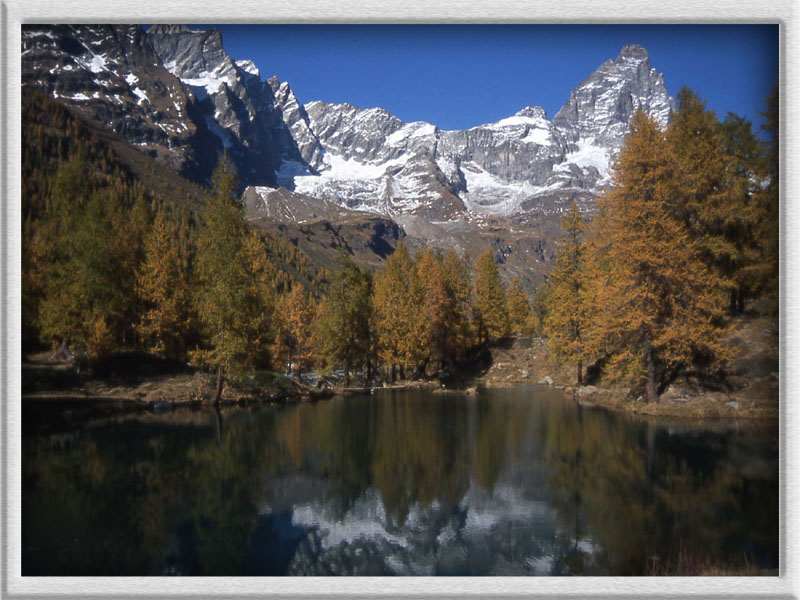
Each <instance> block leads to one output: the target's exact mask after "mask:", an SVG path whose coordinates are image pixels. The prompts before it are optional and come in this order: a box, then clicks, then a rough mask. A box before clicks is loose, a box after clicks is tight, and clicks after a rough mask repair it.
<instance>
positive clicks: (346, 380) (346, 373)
mask: <svg viewBox="0 0 800 600" xmlns="http://www.w3.org/2000/svg"><path fill="white" fill-rule="evenodd" d="M344 386H345V387H350V359H349V358H348V359H347V360H345V361H344Z"/></svg>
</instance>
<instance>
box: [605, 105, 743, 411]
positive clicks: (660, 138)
mask: <svg viewBox="0 0 800 600" xmlns="http://www.w3.org/2000/svg"><path fill="white" fill-rule="evenodd" d="M669 152H670V146H669V145H668V144H667V141H666V139H665V136H664V133H663V132H662V131H661V130H660V129H659V128H658V125H657V124H656V123H655V122H654V121H653V120H652V119H650V118H649V117H648V116H647V115H646V114H645V113H644V112H642V111H637V112H636V114H635V115H634V117H633V120H632V123H631V130H630V133H629V134H628V136H627V138H626V142H625V146H624V147H623V148H622V150H621V151H620V155H619V159H618V161H617V163H616V165H615V170H614V173H615V175H614V183H615V187H614V188H613V189H612V190H611V191H610V192H609V193H608V194H607V196H606V197H605V198H604V199H602V200H601V203H602V209H603V211H604V218H603V219H602V220H601V221H600V223H599V226H598V230H597V231H595V232H594V235H595V236H596V237H597V238H599V239H602V240H603V242H604V243H603V244H602V245H601V246H600V247H599V248H600V250H599V256H593V257H592V260H593V261H597V262H601V263H602V264H603V268H602V269H600V270H599V273H598V275H597V276H596V277H597V288H596V290H597V299H596V301H595V302H596V306H597V307H598V308H599V309H600V310H601V313H600V314H599V315H598V316H597V317H596V318H595V319H593V320H592V331H591V332H590V334H591V335H593V336H594V339H596V340H597V342H598V345H599V347H600V348H603V349H604V350H605V351H606V353H607V354H609V355H610V357H611V358H610V360H609V365H608V368H609V371H610V373H611V374H612V375H617V376H625V377H626V378H631V379H633V380H639V381H643V383H644V386H645V390H646V397H647V400H648V401H649V402H657V401H658V385H659V383H660V382H661V381H662V380H663V378H664V377H665V375H668V374H670V373H676V372H677V371H678V370H680V369H681V368H685V367H687V366H689V365H691V364H692V363H693V361H694V360H695V359H697V358H698V357H702V358H704V359H705V360H706V361H707V362H709V363H710V362H712V361H715V360H723V359H725V358H727V357H728V356H729V350H728V349H727V348H726V346H725V345H724V344H723V341H722V337H723V335H724V333H725V330H724V328H722V327H721V326H720V323H721V322H722V317H723V312H722V308H721V307H722V305H723V303H722V302H721V301H720V298H721V294H722V293H723V291H724V289H725V285H724V284H725V282H724V281H723V280H722V279H721V278H720V277H719V275H718V274H717V273H716V272H715V270H712V269H711V268H710V267H709V266H708V265H707V263H706V262H705V261H704V258H705V257H706V254H705V251H706V250H707V248H706V247H705V246H704V245H703V244H701V243H700V241H699V240H698V239H697V238H696V236H695V235H694V232H692V231H691V230H690V229H689V228H688V227H687V226H686V224H685V223H684V221H683V220H682V219H681V218H679V217H678V216H677V215H676V213H675V210H674V208H675V207H674V205H673V204H672V200H673V195H672V192H673V190H674V188H673V186H674V178H675V177H676V176H677V174H676V173H675V172H674V171H673V166H674V164H675V161H672V160H670V157H669Z"/></svg>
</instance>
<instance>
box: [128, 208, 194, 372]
mask: <svg viewBox="0 0 800 600" xmlns="http://www.w3.org/2000/svg"><path fill="white" fill-rule="evenodd" d="M180 252H181V245H180V244H179V243H178V227H177V225H176V224H175V223H170V222H169V220H168V217H167V215H166V214H165V212H164V211H163V210H162V211H159V212H158V213H157V215H156V218H155V222H154V223H153V229H152V231H151V232H150V234H149V235H148V236H147V238H146V239H145V258H144V261H143V263H142V266H141V268H140V270H139V272H138V276H137V280H136V288H137V293H138V294H139V296H140V298H141V299H142V302H143V304H144V313H143V314H142V318H141V321H140V323H139V326H138V332H139V335H140V336H141V338H142V339H143V340H144V341H145V343H146V345H147V346H148V347H149V348H151V349H152V350H153V351H154V352H157V353H159V354H162V355H164V356H165V357H168V358H176V359H180V358H183V357H184V356H185V353H186V346H185V342H186V338H187V337H188V330H189V327H190V321H191V317H190V306H191V302H190V297H189V281H188V278H187V275H188V273H187V272H186V270H185V267H184V266H183V260H182V257H181V255H180Z"/></svg>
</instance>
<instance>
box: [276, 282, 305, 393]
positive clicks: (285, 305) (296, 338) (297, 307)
mask: <svg viewBox="0 0 800 600" xmlns="http://www.w3.org/2000/svg"><path fill="white" fill-rule="evenodd" d="M314 313H315V307H314V304H313V302H312V300H311V298H310V297H309V295H308V293H307V292H306V291H305V290H304V289H303V286H302V285H300V284H299V283H295V284H294V286H292V290H291V291H290V292H289V293H288V294H284V295H282V296H281V297H280V298H279V299H278V302H277V306H276V310H275V350H274V355H275V357H276V359H278V360H280V361H281V362H282V365H281V366H282V367H283V368H285V369H288V371H289V372H293V371H295V372H297V376H298V377H300V376H301V375H302V373H303V371H304V370H305V369H306V367H307V366H308V365H309V363H310V361H311V354H312V348H311V327H312V324H313V320H314Z"/></svg>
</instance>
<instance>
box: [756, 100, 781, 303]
mask: <svg viewBox="0 0 800 600" xmlns="http://www.w3.org/2000/svg"><path fill="white" fill-rule="evenodd" d="M762 114H763V116H764V125H763V126H762V127H761V130H762V131H763V132H764V133H765V134H766V135H767V143H766V148H765V150H764V174H763V175H764V177H765V179H766V186H764V187H763V188H762V189H761V190H759V192H758V193H757V194H756V202H757V205H758V212H759V214H760V215H762V218H761V219H760V220H759V222H758V227H757V228H756V230H755V235H756V237H757V239H758V240H760V242H761V256H762V258H761V264H762V266H763V269H762V272H761V278H760V279H761V285H762V289H763V290H764V292H765V293H766V296H767V299H768V300H769V302H770V307H771V311H772V312H773V314H777V313H778V301H779V285H778V284H779V264H778V262H779V256H780V236H779V227H778V223H779V217H780V204H779V191H780V164H779V156H780V148H779V145H778V143H779V133H780V132H779V128H780V114H779V94H778V86H777V85H775V86H774V87H773V88H772V91H771V93H770V95H769V97H768V98H767V106H766V108H765V110H764V112H763V113H762Z"/></svg>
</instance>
